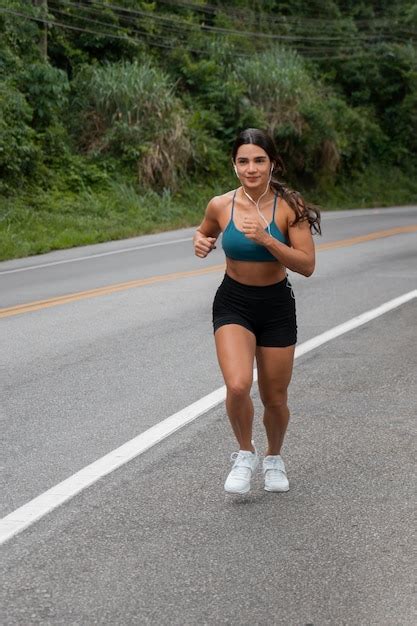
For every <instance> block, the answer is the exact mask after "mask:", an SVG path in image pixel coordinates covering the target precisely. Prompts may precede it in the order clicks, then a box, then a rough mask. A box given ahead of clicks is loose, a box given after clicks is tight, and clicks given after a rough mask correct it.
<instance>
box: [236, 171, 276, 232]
mask: <svg viewBox="0 0 417 626" xmlns="http://www.w3.org/2000/svg"><path fill="white" fill-rule="evenodd" d="M271 178H272V171H271V173H270V175H269V179H268V183H267V185H266V189H265V191H264V192H263V194H262V195H261V196H259V198H258V200H257V201H256V202H255V200H254V199H253V198H251V197H250V195H249V194H248V193H247V191H246V190H245V188H244V186H243V185H242V191H243V193H244V194H245V196H246V197H247V198H248V199H249V200H250V201H251V202H253V204H254V205H255V206H256V210H257V211H258V215H259V216H260V217H261V218H262V219H263V221H264V222H265V224H266V227H267V229H268V233H269V234H270V235H271V228H270V226H269V224H268V222H267V220H266V219H265V217H264V216H263V215H262V213H261V211H260V209H259V203H260V201H261V200H262V198H263V197H264V195H265V194H266V193H268V191H269V185H270V182H271Z"/></svg>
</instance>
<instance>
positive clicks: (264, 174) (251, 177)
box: [235, 143, 272, 189]
mask: <svg viewBox="0 0 417 626" xmlns="http://www.w3.org/2000/svg"><path fill="white" fill-rule="evenodd" d="M235 166H236V173H237V175H238V177H239V180H240V182H241V183H242V185H244V186H245V187H247V188H249V189H256V188H257V187H265V185H266V184H267V183H268V180H269V175H270V173H271V167H272V163H271V159H270V158H269V156H268V155H267V153H266V152H265V150H264V149H263V148H261V147H259V146H256V145H255V144H252V143H248V144H243V145H242V146H240V147H239V148H238V151H237V153H236V160H235Z"/></svg>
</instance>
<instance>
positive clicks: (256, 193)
mask: <svg viewBox="0 0 417 626" xmlns="http://www.w3.org/2000/svg"><path fill="white" fill-rule="evenodd" d="M241 191H242V196H243V197H245V198H247V196H246V194H248V196H250V197H251V198H252V200H253V201H254V202H258V200H259V198H260V197H261V196H262V195H263V194H265V195H264V196H263V198H262V204H263V203H264V202H267V201H269V200H270V199H271V194H272V195H274V192H273V190H272V189H271V187H268V192H267V193H265V187H262V188H259V189H258V188H255V189H253V188H252V189H248V188H247V187H245V185H242V187H241ZM245 192H246V193H245Z"/></svg>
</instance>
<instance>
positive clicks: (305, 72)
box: [0, 0, 417, 259]
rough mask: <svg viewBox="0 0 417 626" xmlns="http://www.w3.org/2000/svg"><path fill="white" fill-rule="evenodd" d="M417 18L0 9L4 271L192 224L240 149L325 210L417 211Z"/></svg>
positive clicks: (256, 4) (361, 9)
mask: <svg viewBox="0 0 417 626" xmlns="http://www.w3.org/2000/svg"><path fill="white" fill-rule="evenodd" d="M416 42H417V6H416V5H415V3H414V2H409V1H406V0H400V1H398V2H395V3H393V2H388V1H387V0H381V1H375V0H372V1H365V0H362V1H353V0H343V1H342V0H340V1H339V0H321V1H319V0H317V1H316V0H289V1H287V2H278V1H275V0H263V1H260V0H258V1H256V0H255V1H254V0H252V1H249V0H230V1H229V2H227V3H225V2H223V1H216V0H211V1H210V2H206V1H205V0H190V1H188V0H176V1H174V0H172V1H171V0H164V1H158V2H157V1H155V2H142V1H139V0H114V1H112V0H110V1H107V0H104V1H94V0H79V1H77V2H76V1H75V0H73V1H70V0H33V1H32V2H31V1H30V0H0V190H1V199H0V258H1V259H7V258H13V257H18V256H25V255H30V254H36V253H40V252H46V251H48V250H51V249H56V248H63V247H69V246H73V245H80V244H87V243H94V242H99V241H105V240H108V239H113V238H122V237H129V236H134V235H138V234H143V233H149V232H157V231H160V230H167V229H170V228H176V227H182V226H190V225H194V224H197V223H198V222H199V221H200V219H201V215H202V211H203V210H204V207H205V204H206V203H207V201H208V199H209V198H210V197H211V196H212V195H213V194H215V193H220V192H221V191H225V190H227V189H228V188H232V187H233V186H235V184H236V183H235V181H236V179H235V178H234V177H233V172H232V170H231V166H230V148H231V142H232V140H233V138H234V136H235V135H236V133H237V131H239V130H240V129H242V128H246V127H249V126H252V127H259V128H265V129H267V130H269V131H270V132H271V133H272V134H273V135H274V137H275V139H276V142H277V145H278V147H279V150H280V152H281V154H282V157H283V159H284V162H285V163H286V167H287V173H286V177H287V182H288V183H289V184H290V185H292V186H293V187H296V188H298V189H299V190H301V191H302V192H303V193H304V194H305V195H306V197H308V198H309V199H310V200H312V201H314V202H316V203H318V204H321V205H322V206H323V207H324V208H334V209H337V208H347V207H361V206H383V205H388V204H406V203H412V202H415V201H416V199H417V175H416V174H417V161H416V157H417V47H416Z"/></svg>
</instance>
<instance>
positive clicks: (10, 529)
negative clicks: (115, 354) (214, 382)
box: [0, 289, 417, 544]
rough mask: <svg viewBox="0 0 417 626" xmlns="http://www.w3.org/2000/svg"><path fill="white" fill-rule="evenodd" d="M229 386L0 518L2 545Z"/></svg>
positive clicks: (360, 319) (311, 346)
mask: <svg viewBox="0 0 417 626" xmlns="http://www.w3.org/2000/svg"><path fill="white" fill-rule="evenodd" d="M413 298H417V289H414V290H413V291H409V292H408V293H406V294H404V295H402V296H399V297H398V298H394V299H393V300H390V301H389V302H385V303H384V304H382V305H381V306H379V307H377V308H376V309H372V310H371V311H367V312H366V313H362V314H361V315H358V316H357V317H353V318H352V319H351V320H349V321H347V322H344V323H343V324H339V325H338V326H335V327H334V328H331V329H330V330H328V331H326V332H324V333H321V334H320V335H317V337H313V339H309V340H308V341H305V342H304V343H302V344H300V345H299V346H297V347H296V349H295V358H298V357H300V356H302V355H303V354H306V353H307V352H311V350H315V349H316V348H318V347H319V346H321V345H323V344H325V343H327V342H329V341H331V340H332V339H335V338H336V337H340V335H343V334H344V333H347V332H349V331H350V330H353V329H354V328H357V327H358V326H361V325H362V324H366V323H367V322H369V321H370V320H373V319H375V318H376V317H379V316H380V315H383V314H384V313H387V312H388V311H391V310H392V309H395V308H397V307H399V306H401V305H402V304H404V303H406V302H409V301H410V300H412V299H413ZM254 379H255V380H256V379H257V372H256V370H254ZM225 397H226V387H225V386H223V387H220V388H219V389H216V391H213V392H212V393H210V394H208V395H207V396H204V398H201V399H200V400H197V402H194V403H193V404H190V405H189V406H187V407H185V409H182V410H181V411H178V413H174V415H171V416H170V417H167V418H166V419H165V420H163V421H162V422H160V423H159V424H156V425H155V426H152V428H149V429H148V430H146V431H145V432H144V433H141V434H140V435H138V436H137V437H135V438H134V439H131V440H130V441H128V442H127V443H125V444H123V445H122V446H120V447H119V448H116V450H113V451H112V452H110V453H109V454H106V455H105V456H103V457H101V458H100V459H98V460H97V461H94V463H91V464H90V465H87V467H84V469H82V470H80V471H79V472H77V473H76V474H74V475H73V476H70V477H69V478H67V479H66V480H63V481H62V482H61V483H59V484H58V485H55V487H52V488H51V489H48V491H45V492H44V493H42V494H41V495H40V496H38V497H37V498H34V499H33V500H31V501H30V502H28V503H27V504H24V505H23V506H21V507H20V508H18V509H16V510H15V511H13V512H12V513H10V514H9V515H6V517H4V518H3V519H2V520H0V544H2V543H4V542H5V541H7V540H8V539H10V538H11V537H13V536H14V535H16V534H17V533H19V532H21V531H22V530H24V529H25V528H27V527H28V526H30V525H31V524H33V523H34V522H36V521H37V520H38V519H40V518H41V517H43V516H44V515H46V514H47V513H49V512H50V511H52V510H53V509H55V508H56V507H58V506H59V505H60V504H63V503H64V502H66V501H67V500H69V499H70V498H72V497H73V496H75V495H77V494H78V493H80V492H81V491H83V490H84V489H86V488H87V487H89V486H90V485H92V484H94V483H95V482H97V481H98V480H99V479H100V478H102V477H103V476H106V475H107V474H110V473H111V472H113V471H114V470H115V469H117V468H119V467H121V466H122V465H125V463H128V462H129V461H131V460H132V459H134V458H135V457H137V456H139V455H140V454H142V453H143V452H145V450H148V449H149V448H151V447H152V446H154V445H155V444H157V443H159V442H160V441H162V440H163V439H165V438H166V437H168V436H169V435H171V434H172V433H174V432H175V431H177V430H178V429H180V428H182V427H183V426H185V425H186V424H188V423H190V422H192V421H193V420H195V419H196V418H197V417H199V416H200V415H203V414H204V413H206V412H207V411H209V410H210V409H212V408H214V407H215V406H217V405H218V404H220V403H221V402H223V401H224V400H225Z"/></svg>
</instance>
